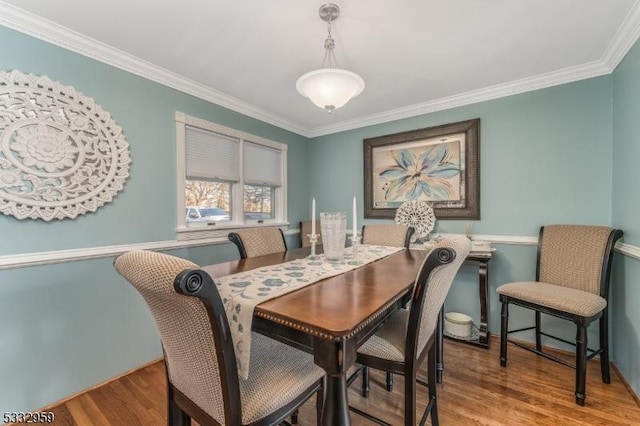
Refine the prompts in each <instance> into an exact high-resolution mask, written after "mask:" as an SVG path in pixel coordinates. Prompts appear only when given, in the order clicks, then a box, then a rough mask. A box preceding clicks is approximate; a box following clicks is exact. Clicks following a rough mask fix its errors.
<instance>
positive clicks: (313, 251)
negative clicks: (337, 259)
mask: <svg viewBox="0 0 640 426" xmlns="http://www.w3.org/2000/svg"><path fill="white" fill-rule="evenodd" d="M307 237H309V242H310V243H311V254H310V255H309V256H307V259H309V260H318V259H320V256H318V255H317V254H316V243H317V242H318V237H319V235H318V234H307Z"/></svg>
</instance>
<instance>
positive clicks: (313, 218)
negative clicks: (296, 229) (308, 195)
mask: <svg viewBox="0 0 640 426" xmlns="http://www.w3.org/2000/svg"><path fill="white" fill-rule="evenodd" d="M311 233H312V234H313V235H315V234H316V197H313V198H312V199H311Z"/></svg>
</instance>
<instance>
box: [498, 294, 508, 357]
mask: <svg viewBox="0 0 640 426" xmlns="http://www.w3.org/2000/svg"><path fill="white" fill-rule="evenodd" d="M501 299H502V312H501V314H500V318H501V321H500V365H501V366H502V367H506V366H507V330H508V327H509V301H508V300H507V298H501Z"/></svg>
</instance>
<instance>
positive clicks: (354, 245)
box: [348, 235, 362, 265]
mask: <svg viewBox="0 0 640 426" xmlns="http://www.w3.org/2000/svg"><path fill="white" fill-rule="evenodd" d="M359 245H360V241H359V238H358V236H357V235H355V236H354V235H352V236H351V247H352V248H353V257H352V258H351V260H350V261H349V262H348V263H349V265H362V261H361V260H359V259H358V246H359Z"/></svg>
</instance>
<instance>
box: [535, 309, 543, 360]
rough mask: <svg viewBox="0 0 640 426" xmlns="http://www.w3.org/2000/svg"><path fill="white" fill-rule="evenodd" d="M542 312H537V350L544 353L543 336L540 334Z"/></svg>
mask: <svg viewBox="0 0 640 426" xmlns="http://www.w3.org/2000/svg"><path fill="white" fill-rule="evenodd" d="M540 316H541V315H540V311H536V349H537V350H538V352H540V351H542V335H541V334H540V331H541V330H540V323H541V321H540Z"/></svg>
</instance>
